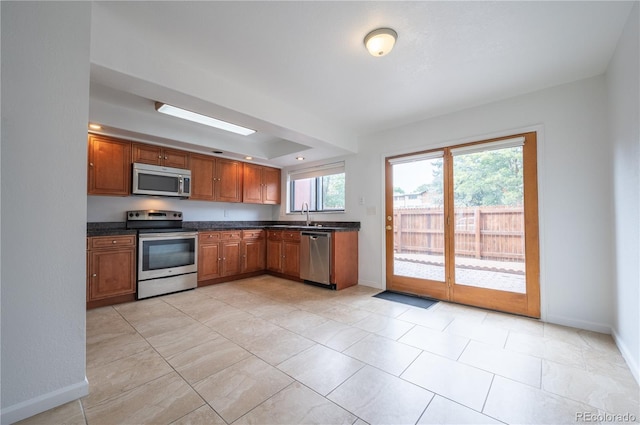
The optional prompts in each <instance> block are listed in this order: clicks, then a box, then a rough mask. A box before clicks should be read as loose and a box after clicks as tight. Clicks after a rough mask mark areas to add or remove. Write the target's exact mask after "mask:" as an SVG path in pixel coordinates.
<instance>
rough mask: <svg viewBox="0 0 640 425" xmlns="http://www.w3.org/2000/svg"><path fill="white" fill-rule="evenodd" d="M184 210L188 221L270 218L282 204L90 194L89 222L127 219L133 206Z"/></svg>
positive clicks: (136, 207) (88, 197)
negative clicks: (126, 214)
mask: <svg viewBox="0 0 640 425" xmlns="http://www.w3.org/2000/svg"><path fill="white" fill-rule="evenodd" d="M150 209H156V210H170V211H182V213H183V216H184V221H265V220H266V221H270V220H273V219H274V214H275V217H277V215H278V213H279V210H280V206H279V205H256V204H240V203H226V202H207V201H190V200H188V199H176V198H162V197H153V196H127V197H120V196H87V222H124V221H125V220H126V217H125V211H130V210H150Z"/></svg>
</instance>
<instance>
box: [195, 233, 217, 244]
mask: <svg viewBox="0 0 640 425" xmlns="http://www.w3.org/2000/svg"><path fill="white" fill-rule="evenodd" d="M218 242H220V232H198V243H199V244H200V245H207V244H210V243H218Z"/></svg>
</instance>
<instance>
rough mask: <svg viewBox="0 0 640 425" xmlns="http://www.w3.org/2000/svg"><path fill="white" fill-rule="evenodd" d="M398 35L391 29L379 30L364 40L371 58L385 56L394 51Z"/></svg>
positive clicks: (372, 32)
mask: <svg viewBox="0 0 640 425" xmlns="http://www.w3.org/2000/svg"><path fill="white" fill-rule="evenodd" d="M397 38H398V33H397V32H395V31H394V30H392V29H391V28H378V29H377V30H373V31H371V32H370V33H369V34H367V36H366V37H365V38H364V45H365V46H366V47H367V50H368V51H369V53H371V56H376V57H377V56H384V55H386V54H388V53H389V52H390V51H391V49H393V46H394V44H396V39H397Z"/></svg>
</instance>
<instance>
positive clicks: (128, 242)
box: [89, 235, 136, 249]
mask: <svg viewBox="0 0 640 425" xmlns="http://www.w3.org/2000/svg"><path fill="white" fill-rule="evenodd" d="M135 245H136V236H135V235H119V236H94V237H91V238H89V248H91V249H96V248H113V247H120V246H135Z"/></svg>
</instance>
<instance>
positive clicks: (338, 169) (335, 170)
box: [288, 162, 344, 181]
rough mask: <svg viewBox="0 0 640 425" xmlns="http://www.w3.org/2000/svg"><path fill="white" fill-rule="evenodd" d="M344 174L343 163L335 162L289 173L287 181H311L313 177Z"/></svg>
mask: <svg viewBox="0 0 640 425" xmlns="http://www.w3.org/2000/svg"><path fill="white" fill-rule="evenodd" d="M342 173H344V162H335V163H332V164H325V165H319V166H316V167H311V168H303V169H300V170H291V171H289V173H288V175H289V180H290V181H294V180H302V179H312V178H315V177H323V176H331V175H334V174H342Z"/></svg>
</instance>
